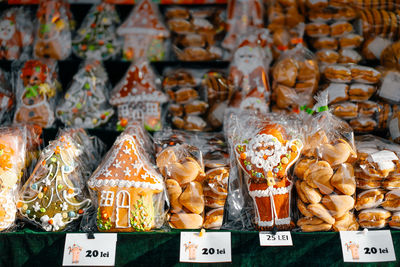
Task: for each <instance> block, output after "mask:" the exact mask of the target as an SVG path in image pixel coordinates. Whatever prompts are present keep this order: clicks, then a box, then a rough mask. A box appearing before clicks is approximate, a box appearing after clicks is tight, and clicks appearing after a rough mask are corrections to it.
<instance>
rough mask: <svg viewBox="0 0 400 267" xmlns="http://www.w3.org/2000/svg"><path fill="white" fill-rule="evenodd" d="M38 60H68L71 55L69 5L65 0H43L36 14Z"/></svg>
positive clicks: (34, 51)
mask: <svg viewBox="0 0 400 267" xmlns="http://www.w3.org/2000/svg"><path fill="white" fill-rule="evenodd" d="M36 16H37V19H38V22H37V26H36V40H35V43H34V48H33V54H34V56H35V57H36V58H53V59H56V60H62V59H66V58H67V57H68V56H69V54H70V53H71V32H70V28H69V21H68V10H67V5H65V4H64V1H63V0H41V1H40V4H39V7H38V11H37V13H36Z"/></svg>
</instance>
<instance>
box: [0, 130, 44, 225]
mask: <svg viewBox="0 0 400 267" xmlns="http://www.w3.org/2000/svg"><path fill="white" fill-rule="evenodd" d="M28 134H31V133H30V131H28V129H27V127H26V126H10V127H0V185H1V189H0V210H1V212H0V231H7V230H11V229H12V228H13V227H14V226H15V219H16V214H17V200H18V190H19V189H20V185H21V181H22V178H23V175H24V174H25V168H26V167H27V165H28V164H27V161H28V156H29V155H28V152H29V149H30V148H31V145H33V144H31V143H29V142H30V139H29V138H28V136H27V135H28ZM32 137H34V135H33V134H32ZM35 137H37V136H35Z"/></svg>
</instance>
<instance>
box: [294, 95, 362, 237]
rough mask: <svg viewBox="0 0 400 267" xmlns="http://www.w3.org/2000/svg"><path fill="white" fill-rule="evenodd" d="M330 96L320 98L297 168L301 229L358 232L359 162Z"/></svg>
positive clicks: (310, 121)
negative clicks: (356, 172) (356, 164)
mask: <svg viewBox="0 0 400 267" xmlns="http://www.w3.org/2000/svg"><path fill="white" fill-rule="evenodd" d="M327 104H328V95H327V93H326V92H325V93H321V94H320V95H319V96H318V97H317V105H316V107H315V108H314V110H316V111H317V114H316V115H315V116H314V117H312V118H309V119H308V120H307V121H306V122H305V124H306V127H305V129H304V132H305V144H304V149H303V153H302V157H301V159H300V160H299V161H298V163H297V164H296V166H295V168H294V175H295V177H296V178H297V181H296V192H297V200H296V204H297V208H298V211H299V219H298V220H297V226H298V227H300V228H301V230H302V231H304V232H314V231H329V230H334V231H349V230H357V229H358V223H357V221H356V217H355V216H354V214H353V210H354V205H355V199H354V197H355V192H356V179H355V176H354V167H353V166H354V162H355V160H356V159H357V154H356V149H355V145H354V134H353V130H352V129H351V128H350V126H349V125H348V124H347V123H346V122H344V121H342V120H340V119H338V118H337V117H335V116H334V115H332V113H331V112H330V111H329V109H328V106H327Z"/></svg>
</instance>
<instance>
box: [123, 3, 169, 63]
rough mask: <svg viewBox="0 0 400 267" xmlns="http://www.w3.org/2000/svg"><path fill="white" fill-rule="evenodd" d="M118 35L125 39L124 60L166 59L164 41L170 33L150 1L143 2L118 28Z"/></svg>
mask: <svg viewBox="0 0 400 267" xmlns="http://www.w3.org/2000/svg"><path fill="white" fill-rule="evenodd" d="M117 33H118V35H121V36H123V37H124V47H123V57H124V59H126V60H137V59H139V58H141V57H147V58H148V59H149V60H151V61H155V60H162V59H163V58H164V56H165V45H164V41H165V39H166V38H168V37H169V31H168V30H167V28H166V27H165V25H164V24H163V23H162V22H161V16H160V14H159V11H158V9H157V6H156V5H155V4H153V3H152V2H151V1H150V0H142V1H141V2H140V3H139V4H138V5H137V6H136V7H135V8H134V9H133V11H132V12H131V14H130V15H129V16H128V18H127V19H126V20H125V22H124V23H123V24H122V25H121V26H120V27H119V28H118V31H117Z"/></svg>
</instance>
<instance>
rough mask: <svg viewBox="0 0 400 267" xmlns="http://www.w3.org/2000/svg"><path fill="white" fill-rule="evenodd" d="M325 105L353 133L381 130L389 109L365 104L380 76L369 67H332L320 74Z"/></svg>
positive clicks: (373, 92)
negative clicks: (324, 83)
mask: <svg viewBox="0 0 400 267" xmlns="http://www.w3.org/2000/svg"><path fill="white" fill-rule="evenodd" d="M324 77H325V79H326V81H327V84H326V85H324V86H323V89H325V90H326V91H327V92H328V94H329V105H330V108H331V109H332V112H333V114H334V115H336V116H338V117H340V118H342V119H345V120H347V121H348V122H349V124H350V126H351V127H352V128H353V129H354V131H355V132H362V133H365V132H372V131H375V130H385V129H386V125H387V122H388V119H389V115H390V105H387V104H384V103H378V102H375V101H371V100H369V99H370V98H371V97H372V96H373V95H374V94H375V92H376V90H377V84H378V83H379V81H380V78H381V73H380V72H379V71H378V70H376V69H375V68H373V67H367V66H361V65H354V64H350V65H345V64H334V65H330V66H327V67H326V68H325V70H324Z"/></svg>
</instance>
